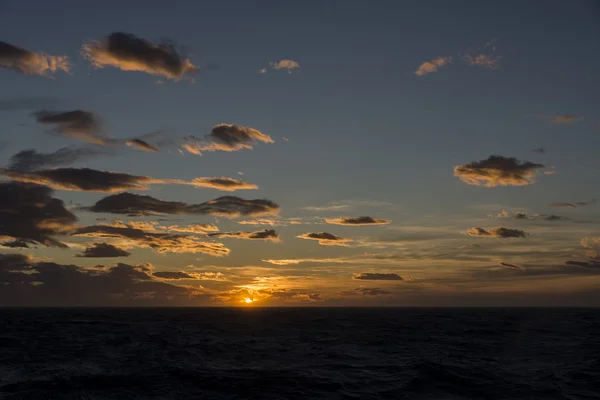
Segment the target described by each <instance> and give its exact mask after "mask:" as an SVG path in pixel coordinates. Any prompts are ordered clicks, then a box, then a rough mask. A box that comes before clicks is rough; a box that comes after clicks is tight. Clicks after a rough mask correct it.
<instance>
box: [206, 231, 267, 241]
mask: <svg viewBox="0 0 600 400" xmlns="http://www.w3.org/2000/svg"><path fill="white" fill-rule="evenodd" d="M207 236H208V237H217V238H231V239H248V240H272V241H279V235H278V234H277V232H275V230H273V229H265V230H263V231H257V232H212V233H208V234H207Z"/></svg>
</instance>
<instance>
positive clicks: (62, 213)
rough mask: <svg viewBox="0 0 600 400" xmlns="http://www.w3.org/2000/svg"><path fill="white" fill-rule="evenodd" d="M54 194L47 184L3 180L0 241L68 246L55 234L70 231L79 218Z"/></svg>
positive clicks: (0, 207) (1, 185)
mask: <svg viewBox="0 0 600 400" xmlns="http://www.w3.org/2000/svg"><path fill="white" fill-rule="evenodd" d="M52 195H53V191H52V189H50V188H48V187H44V186H35V185H24V184H20V183H16V182H10V183H0V240H10V239H15V240H23V241H27V242H33V243H39V244H43V245H46V246H57V247H63V248H64V247H67V246H66V245H65V244H64V243H61V242H60V241H59V240H57V239H56V236H57V235H61V234H64V233H66V232H69V231H70V230H71V229H72V227H73V225H74V224H75V223H76V222H77V218H76V217H75V215H73V214H72V213H71V212H70V211H69V210H67V208H66V207H65V204H64V203H63V202H62V200H59V199H56V198H54V197H52Z"/></svg>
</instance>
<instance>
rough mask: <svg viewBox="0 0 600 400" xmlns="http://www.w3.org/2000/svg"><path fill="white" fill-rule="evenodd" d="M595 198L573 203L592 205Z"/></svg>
mask: <svg viewBox="0 0 600 400" xmlns="http://www.w3.org/2000/svg"><path fill="white" fill-rule="evenodd" d="M596 201H597V199H592V200H590V201H578V202H577V203H575V204H576V205H578V206H589V205H592V204H594V203H596Z"/></svg>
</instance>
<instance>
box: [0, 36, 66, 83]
mask: <svg viewBox="0 0 600 400" xmlns="http://www.w3.org/2000/svg"><path fill="white" fill-rule="evenodd" d="M0 68H7V69H11V70H13V71H16V72H20V73H22V74H26V75H39V76H46V77H51V76H52V74H53V73H55V72H56V71H64V72H70V71H71V64H70V63H69V58H68V57H67V56H51V55H48V54H46V53H34V52H32V51H29V50H26V49H23V48H21V47H17V46H15V45H12V44H10V43H6V42H3V41H0Z"/></svg>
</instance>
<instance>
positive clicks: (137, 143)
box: [125, 138, 160, 153]
mask: <svg viewBox="0 0 600 400" xmlns="http://www.w3.org/2000/svg"><path fill="white" fill-rule="evenodd" d="M125 144H126V145H127V146H129V147H132V148H135V149H138V150H142V151H148V152H151V153H156V152H158V151H160V148H159V147H158V146H157V145H155V144H151V143H148V142H146V141H145V140H142V139H139V138H134V139H130V140H128V141H127V142H125Z"/></svg>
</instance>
